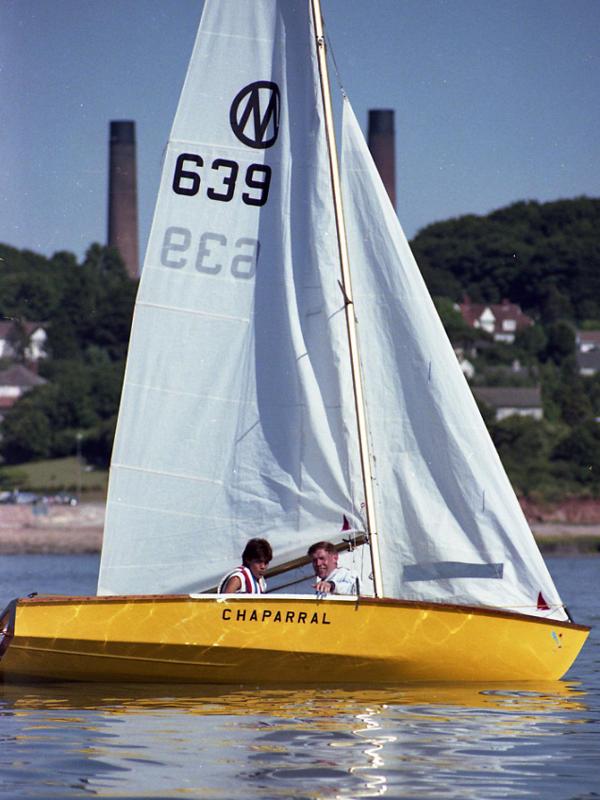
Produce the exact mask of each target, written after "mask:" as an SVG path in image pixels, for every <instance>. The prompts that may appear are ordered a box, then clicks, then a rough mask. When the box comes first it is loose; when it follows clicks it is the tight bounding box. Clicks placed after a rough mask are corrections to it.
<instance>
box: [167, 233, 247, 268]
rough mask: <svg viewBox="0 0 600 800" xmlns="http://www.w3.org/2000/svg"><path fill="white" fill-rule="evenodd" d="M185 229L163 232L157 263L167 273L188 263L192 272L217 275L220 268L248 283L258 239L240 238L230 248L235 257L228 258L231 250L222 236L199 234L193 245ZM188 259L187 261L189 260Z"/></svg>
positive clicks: (192, 238)
mask: <svg viewBox="0 0 600 800" xmlns="http://www.w3.org/2000/svg"><path fill="white" fill-rule="evenodd" d="M193 240H194V237H193V235H192V232H191V231H190V230H188V228H181V227H178V226H176V225H171V226H170V227H169V228H167V229H166V231H165V235H164V238H163V242H162V247H161V254H160V263H161V264H162V265H163V267H170V269H183V268H184V267H186V266H187V265H188V263H189V262H190V261H191V262H192V263H193V265H194V269H195V270H196V272H203V273H205V274H206V275H218V274H219V273H220V272H222V271H223V267H224V266H225V267H226V268H228V269H229V272H230V273H231V275H233V277H234V278H243V279H244V280H248V279H250V278H253V277H254V275H255V273H256V263H257V261H258V255H259V253H260V242H259V241H258V239H250V238H248V237H245V236H242V237H241V238H239V239H236V240H235V241H234V242H233V243H232V244H233V247H234V248H235V255H233V257H231V247H230V243H229V242H228V240H227V237H226V236H224V235H223V234H222V233H210V232H206V233H203V234H202V235H201V236H200V237H199V239H198V242H197V243H196V244H194V241H193ZM190 255H191V258H190Z"/></svg>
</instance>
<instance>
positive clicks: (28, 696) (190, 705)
mask: <svg viewBox="0 0 600 800" xmlns="http://www.w3.org/2000/svg"><path fill="white" fill-rule="evenodd" d="M0 698H2V701H3V702H4V704H5V705H6V706H7V707H9V708H10V709H11V710H12V711H18V710H23V711H25V710H33V709H38V710H40V709H55V710H58V709H69V708H71V709H85V710H94V709H97V710H102V709H107V710H108V712H109V713H111V710H113V711H114V712H115V713H123V712H126V711H127V710H131V711H144V710H147V711H151V710H161V709H162V710H168V709H171V710H174V709H180V710H182V711H185V712H186V713H189V714H199V715H219V714H228V715H229V714H231V715H234V716H238V715H241V716H245V715H252V714H254V715H257V716H261V715H264V714H265V713H268V714H270V715H273V716H276V717H278V718H281V719H285V718H287V717H290V718H296V717H298V715H300V716H302V717H306V718H309V719H312V718H320V719H329V718H334V717H336V716H338V715H339V714H340V713H344V714H351V715H359V714H361V713H365V712H369V713H370V711H369V710H371V709H379V710H381V709H385V708H386V707H388V706H402V707H406V708H410V707H414V706H420V707H423V708H425V707H428V708H430V709H431V710H433V709H441V708H444V707H446V708H448V709H452V708H466V709H489V710H495V711H501V710H503V709H504V710H507V711H512V710H515V709H516V708H518V710H519V711H520V712H527V713H530V712H531V713H548V712H552V711H559V710H561V709H562V710H568V711H573V710H585V708H586V705H585V692H582V691H581V689H580V688H579V684H577V683H574V682H568V681H547V682H543V681H542V682H540V681H537V682H527V683H524V684H523V685H521V686H519V685H518V684H517V685H515V684H514V683H513V682H510V683H498V684H486V685H479V684H476V683H466V684H447V683H435V684H405V685H400V686H389V687H376V688H369V689H365V688H364V686H353V685H349V686H346V687H344V688H340V687H335V688H334V687H332V688H325V689H316V688H314V687H311V686H307V687H304V688H302V687H300V688H299V687H293V688H292V687H285V686H282V687H278V688H273V687H271V688H261V690H260V692H258V691H256V690H255V689H253V688H245V687H225V686H206V685H205V686H193V687H192V686H177V685H173V686H170V687H169V689H168V691H167V692H162V691H161V687H159V686H157V685H156V684H129V685H128V684H120V685H119V684H109V685H102V684H85V685H79V684H76V683H53V684H51V685H47V684H44V683H40V684H35V685H19V684H16V683H15V684H13V683H5V684H4V685H0Z"/></svg>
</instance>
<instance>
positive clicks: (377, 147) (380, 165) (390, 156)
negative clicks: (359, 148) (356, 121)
mask: <svg viewBox="0 0 600 800" xmlns="http://www.w3.org/2000/svg"><path fill="white" fill-rule="evenodd" d="M368 138H369V150H370V151H371V155H372V156H373V161H374V162H375V166H376V167H377V169H378V171H379V174H380V175H381V180H382V181H383V185H384V186H385V188H386V190H387V193H388V195H389V198H390V200H391V201H392V205H393V206H394V208H396V154H395V134H394V112H393V111H392V110H390V109H377V110H373V109H372V110H370V111H369V134H368Z"/></svg>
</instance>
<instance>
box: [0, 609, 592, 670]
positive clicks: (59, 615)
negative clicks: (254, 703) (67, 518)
mask: <svg viewBox="0 0 600 800" xmlns="http://www.w3.org/2000/svg"><path fill="white" fill-rule="evenodd" d="M2 627H3V628H4V630H5V631H6V634H5V641H4V645H5V647H4V650H5V651H4V654H3V656H2V659H1V660H0V675H2V676H3V677H4V679H5V680H6V679H15V680H23V679H28V680H29V679H42V680H43V679H54V680H79V681H124V682H125V681H136V682H138V681H139V682H154V681H157V682H163V681H164V682H169V681H178V682H193V683H212V684H217V683H220V684H232V683H234V684H235V683H257V684H270V683H295V684H308V683H320V684H323V683H333V684H340V683H362V682H364V683H368V684H373V683H395V682H413V681H435V682H440V681H452V682H456V681H490V682H505V681H540V680H542V681H543V680H556V679H558V678H560V677H562V676H563V675H564V674H565V672H566V671H567V670H568V669H569V667H570V666H571V664H572V663H573V661H574V660H575V658H576V657H577V654H578V653H579V651H580V650H581V647H582V646H583V644H584V642H585V640H586V638H587V635H588V632H589V629H588V628H585V627H583V626H578V625H573V624H570V623H562V622H554V621H547V620H542V619H539V618H534V617H525V616H523V615H517V614H508V613H503V612H496V611H492V610H490V611H487V610H484V609H475V608H472V609H471V608H460V607H457V606H444V605H435V604H424V603H410V602H400V601H386V600H373V599H363V598H361V599H360V600H358V601H357V600H355V599H354V600H350V599H333V598H328V599H326V600H317V599H314V598H308V597H304V598H303V597H291V596H288V597H283V596H275V595H273V596H239V597H233V596H229V597H226V598H225V597H221V598H217V597H216V596H214V595H213V596H199V597H188V596H176V597H162V596H156V597H133V598H132V597H127V598H119V597H107V598H95V597H90V598H60V597H52V598H44V597H40V598H34V599H25V600H19V601H18V602H17V603H16V604H14V605H12V607H9V609H8V610H7V613H6V614H5V616H4V619H3V621H2Z"/></svg>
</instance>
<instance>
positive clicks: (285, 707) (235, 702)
mask: <svg viewBox="0 0 600 800" xmlns="http://www.w3.org/2000/svg"><path fill="white" fill-rule="evenodd" d="M547 561H548V564H549V567H550V571H551V572H552V574H553V576H554V578H555V580H556V583H557V584H558V588H559V591H560V592H561V594H562V595H563V598H564V599H565V600H566V601H567V602H568V604H569V607H570V610H571V613H572V614H573V616H574V617H575V618H576V619H577V621H578V622H581V623H583V624H592V625H594V624H595V625H596V626H598V624H599V622H600V620H599V616H600V610H599V607H598V602H597V589H596V585H597V582H598V576H599V574H600V559H596V558H557V559H548V560H547ZM97 566H98V559H97V557H95V556H5V557H3V558H2V560H1V563H0V586H1V598H0V599H1V600H2V602H5V601H6V600H8V599H10V597H11V596H16V595H20V594H21V595H22V594H26V593H28V592H31V591H39V592H40V593H42V592H44V593H67V594H91V593H94V591H95V581H96V574H97ZM599 698H600V639H599V637H598V631H597V629H596V630H594V631H593V632H592V636H591V638H590V640H588V644H587V645H586V647H585V648H584V650H583V652H582V654H581V656H580V658H579V659H578V661H577V662H576V664H575V666H574V667H573V669H572V670H571V672H570V673H569V675H568V676H567V679H566V680H565V681H557V682H552V683H547V684H527V685H523V686H516V685H506V686H472V685H471V686H445V685H433V686H418V687H415V686H394V687H387V688H382V689H379V688H378V689H372V688H369V687H365V686H362V687H353V688H344V689H332V688H328V689H320V688H318V687H317V688H315V687H308V688H299V689H259V688H257V687H239V686H233V687H226V688H224V687H189V686H188V687H186V686H168V687H165V686H161V687H157V686H127V685H119V686H113V685H67V684H53V685H51V686H38V687H35V686H19V685H6V686H5V687H4V688H1V687H0V742H1V747H0V796H2V797H6V798H15V797H19V798H21V797H23V798H29V797H31V798H42V797H86V796H99V797H128V798H132V797H156V798H159V797H173V798H175V797H180V798H187V797H192V798H207V797H209V798H232V800H237V798H240V799H241V798H244V799H245V800H247V798H281V797H289V798H354V797H356V798H359V797H376V796H383V795H385V796H386V797H392V798H395V797H397V798H443V799H444V800H445V799H446V798H448V799H449V798H457V800H458V798H460V800H464V799H466V800H470V799H471V798H477V800H479V798H481V800H487V799H488V798H489V799H490V800H491V799H493V798H508V797H510V798H511V800H512V799H514V798H523V799H525V798H534V799H535V800H537V798H548V800H550V799H552V800H562V799H563V798H564V800H576V799H577V800H593V798H598V797H600V769H599V768H598V764H599V763H600V729H599V728H600V699H599Z"/></svg>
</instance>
